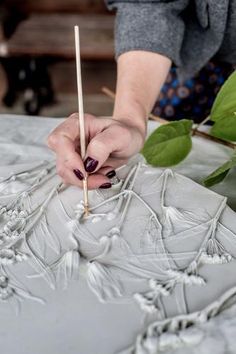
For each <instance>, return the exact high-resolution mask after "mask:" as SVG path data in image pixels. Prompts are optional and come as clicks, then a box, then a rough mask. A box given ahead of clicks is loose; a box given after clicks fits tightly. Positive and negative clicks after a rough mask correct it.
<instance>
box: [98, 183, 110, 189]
mask: <svg viewBox="0 0 236 354" xmlns="http://www.w3.org/2000/svg"><path fill="white" fill-rule="evenodd" d="M99 188H104V189H107V188H111V183H109V182H107V183H103V184H102V185H101V186H100V187H99Z"/></svg>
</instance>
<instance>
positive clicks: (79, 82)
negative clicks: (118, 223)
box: [74, 26, 89, 216]
mask: <svg viewBox="0 0 236 354" xmlns="http://www.w3.org/2000/svg"><path fill="white" fill-rule="evenodd" d="M74 30H75V54H76V76H77V93H78V109H79V127H80V153H81V157H82V159H84V157H85V154H86V135H85V124H84V104H83V94H82V92H83V91H82V78H81V61H80V37H79V27H78V26H75V27H74ZM83 191H84V212H85V216H88V214H89V203H88V175H87V173H86V174H85V176H84V179H83Z"/></svg>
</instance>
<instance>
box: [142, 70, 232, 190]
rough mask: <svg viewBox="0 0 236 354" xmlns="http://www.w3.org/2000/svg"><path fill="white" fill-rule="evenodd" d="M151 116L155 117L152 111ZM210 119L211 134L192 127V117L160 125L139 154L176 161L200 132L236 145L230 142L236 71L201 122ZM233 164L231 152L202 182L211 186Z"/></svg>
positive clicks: (158, 161)
mask: <svg viewBox="0 0 236 354" xmlns="http://www.w3.org/2000/svg"><path fill="white" fill-rule="evenodd" d="M150 116H151V118H155V116H153V115H150ZM209 119H210V120H211V121H212V122H213V123H214V124H213V126H212V128H211V130H210V135H208V134H206V133H204V132H202V131H199V130H198V127H197V128H195V129H193V121H192V120H186V119H182V120H179V121H173V122H170V123H167V124H165V125H163V126H160V127H159V128H157V129H156V130H155V131H154V132H153V133H152V134H151V135H150V137H149V138H148V139H147V141H146V142H145V145H144V147H143V149H142V154H143V155H144V157H145V158H146V160H147V162H148V163H150V164H151V165H153V166H162V167H166V166H173V165H176V164H178V163H179V162H181V161H182V160H184V159H185V158H186V157H187V155H188V154H189V152H190V151H191V148H192V135H200V136H203V137H206V138H208V139H210V140H214V141H216V142H219V143H221V144H224V145H227V146H229V147H230V148H232V149H235V148H236V144H234V143H233V142H236V71H235V72H234V73H233V74H232V75H231V76H230V77H229V78H228V80H227V81H226V82H225V83H224V85H223V86H222V88H221V90H220V91H219V93H218V94H217V96H216V99H215V101H214V104H213V106H212V109H211V112H210V117H209V118H207V119H204V123H205V122H206V121H207V120H209ZM155 120H156V119H155ZM161 121H162V122H161V123H166V121H163V120H161ZM200 125H201V124H200ZM235 166H236V152H233V154H232V156H231V158H230V160H229V161H226V162H225V163H224V164H223V165H222V166H220V167H219V168H217V169H216V170H215V171H213V172H212V173H211V174H210V175H209V176H207V177H206V178H205V179H204V181H203V183H204V184H205V186H207V187H210V186H213V185H214V184H216V183H219V182H221V181H222V180H223V179H224V178H225V177H226V175H227V174H228V172H229V171H230V169H231V168H234V167H235Z"/></svg>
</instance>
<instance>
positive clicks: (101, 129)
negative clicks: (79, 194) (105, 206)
mask: <svg viewBox="0 0 236 354" xmlns="http://www.w3.org/2000/svg"><path fill="white" fill-rule="evenodd" d="M85 129H86V132H85V134H86V139H87V150H86V156H85V159H84V161H82V159H81V156H80V142H79V118H78V114H76V113H74V114H72V115H71V116H70V117H69V118H67V119H66V120H65V121H64V122H63V123H62V124H60V125H59V126H58V127H57V128H56V129H55V130H54V131H53V132H52V133H51V134H50V135H49V137H48V146H49V147H50V148H51V149H52V150H53V151H54V152H55V153H56V157H57V172H58V174H59V175H60V176H61V178H62V179H63V182H64V183H66V184H72V185H76V186H79V187H82V180H83V178H84V176H85V173H86V172H87V173H88V188H89V189H95V188H99V187H100V188H109V187H111V183H110V179H109V178H112V177H114V176H115V171H114V169H116V168H117V167H120V166H121V165H123V164H125V163H126V162H127V160H128V159H129V158H130V157H131V156H132V155H134V154H135V153H137V152H139V151H140V149H141V148H142V146H143V144H144V140H145V133H146V132H145V129H139V128H138V127H136V126H135V125H133V124H132V123H131V122H130V120H127V121H126V120H125V119H121V120H118V119H117V120H116V119H112V118H97V117H94V116H92V115H88V114H86V115H85Z"/></svg>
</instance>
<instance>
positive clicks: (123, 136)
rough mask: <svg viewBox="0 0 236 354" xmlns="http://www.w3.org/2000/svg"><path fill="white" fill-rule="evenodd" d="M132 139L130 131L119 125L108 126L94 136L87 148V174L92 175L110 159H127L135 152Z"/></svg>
mask: <svg viewBox="0 0 236 354" xmlns="http://www.w3.org/2000/svg"><path fill="white" fill-rule="evenodd" d="M132 138H133V136H132V133H131V131H130V129H128V128H126V127H124V126H122V125H119V124H114V125H110V126H109V127H107V128H106V129H104V130H103V131H102V132H101V133H99V134H97V135H95V136H94V138H92V139H91V141H90V142H89V144H88V147H87V151H86V158H85V161H84V165H85V170H86V171H87V172H88V173H94V172H95V171H97V170H99V169H100V168H101V166H104V164H105V163H106V161H107V159H108V158H110V157H115V158H118V159H127V158H129V157H130V156H131V155H132V153H135V152H136V151H137V144H136V142H135V139H132Z"/></svg>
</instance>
